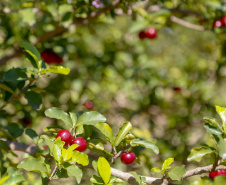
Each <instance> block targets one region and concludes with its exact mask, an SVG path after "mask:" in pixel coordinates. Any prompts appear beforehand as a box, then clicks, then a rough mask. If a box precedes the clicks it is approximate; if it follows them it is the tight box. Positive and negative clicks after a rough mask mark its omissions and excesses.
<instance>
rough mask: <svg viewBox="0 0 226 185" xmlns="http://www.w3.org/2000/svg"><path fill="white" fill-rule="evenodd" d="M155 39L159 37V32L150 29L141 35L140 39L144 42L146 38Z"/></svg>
mask: <svg viewBox="0 0 226 185" xmlns="http://www.w3.org/2000/svg"><path fill="white" fill-rule="evenodd" d="M155 37H157V30H156V29H155V28H148V29H147V30H145V31H141V32H140V33H139V38H140V39H142V40H143V39H145V38H149V39H154V38H155Z"/></svg>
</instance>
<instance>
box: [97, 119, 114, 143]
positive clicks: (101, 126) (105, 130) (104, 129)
mask: <svg viewBox="0 0 226 185" xmlns="http://www.w3.org/2000/svg"><path fill="white" fill-rule="evenodd" d="M95 127H96V128H97V129H98V130H99V131H100V132H101V133H102V134H103V135H104V136H106V137H107V138H108V140H109V141H110V143H111V144H112V145H113V144H114V136H113V133H112V129H111V127H110V126H109V125H108V124H107V123H97V124H96V125H95Z"/></svg>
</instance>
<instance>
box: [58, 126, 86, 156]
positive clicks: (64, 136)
mask: <svg viewBox="0 0 226 185" xmlns="http://www.w3.org/2000/svg"><path fill="white" fill-rule="evenodd" d="M58 137H60V138H61V141H64V142H65V144H64V146H68V145H73V144H77V145H79V146H78V147H77V148H76V149H75V150H77V151H79V152H83V151H85V150H86V149H87V142H86V140H85V139H84V138H83V137H76V138H75V139H74V138H73V136H72V135H71V133H70V132H69V131H68V130H65V129H63V130H60V131H59V132H58V133H57V135H56V138H58Z"/></svg>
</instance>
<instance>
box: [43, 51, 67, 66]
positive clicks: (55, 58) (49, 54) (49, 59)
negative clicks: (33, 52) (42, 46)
mask: <svg viewBox="0 0 226 185" xmlns="http://www.w3.org/2000/svg"><path fill="white" fill-rule="evenodd" d="M41 56H42V59H43V61H44V62H45V63H47V64H54V63H55V64H60V63H62V62H63V59H62V58H61V57H60V56H59V55H58V54H56V53H55V52H54V51H52V50H45V51H43V52H42V53H41Z"/></svg>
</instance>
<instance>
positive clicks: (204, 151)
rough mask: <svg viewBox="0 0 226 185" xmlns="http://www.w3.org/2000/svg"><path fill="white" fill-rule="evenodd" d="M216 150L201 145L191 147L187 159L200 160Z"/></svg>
mask: <svg viewBox="0 0 226 185" xmlns="http://www.w3.org/2000/svg"><path fill="white" fill-rule="evenodd" d="M214 152H216V150H215V149H213V148H211V147H207V146H202V147H198V148H193V149H192V150H191V153H190V155H189V156H188V161H189V162H190V161H197V162H200V161H201V160H202V158H204V157H206V156H208V155H211V154H212V153H214Z"/></svg>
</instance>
